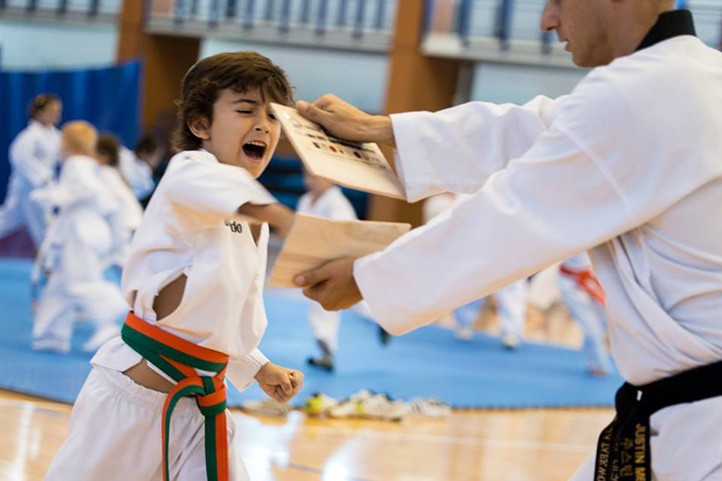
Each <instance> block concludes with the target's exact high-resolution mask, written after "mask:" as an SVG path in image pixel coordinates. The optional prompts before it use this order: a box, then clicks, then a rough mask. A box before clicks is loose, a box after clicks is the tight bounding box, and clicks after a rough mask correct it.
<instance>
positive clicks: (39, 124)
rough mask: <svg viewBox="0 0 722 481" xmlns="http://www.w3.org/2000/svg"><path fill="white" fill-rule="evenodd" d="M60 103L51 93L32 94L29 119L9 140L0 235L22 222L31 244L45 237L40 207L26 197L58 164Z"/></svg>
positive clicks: (44, 181)
mask: <svg viewBox="0 0 722 481" xmlns="http://www.w3.org/2000/svg"><path fill="white" fill-rule="evenodd" d="M62 110H63V104H62V102H61V101H60V98H58V97H56V96H55V95H52V94H41V95H38V96H37V97H35V98H34V99H33V100H32V101H31V103H30V107H29V111H28V114H29V115H28V117H29V118H30V123H29V124H28V126H27V127H26V128H25V129H23V130H22V131H21V132H20V133H19V134H18V136H17V137H15V140H13V142H12V144H10V166H11V168H12V169H11V172H10V180H9V181H8V188H7V193H6V194H5V202H4V203H3V205H2V207H0V238H1V237H5V236H7V235H10V234H12V233H13V232H15V231H17V230H18V229H20V228H21V227H23V226H25V227H27V229H28V232H29V233H30V237H31V238H32V240H33V243H34V244H35V248H38V247H40V244H41V243H42V241H43V238H44V237H45V229H46V218H45V212H44V210H43V208H42V207H41V206H39V205H37V204H35V203H34V202H31V201H30V193H31V192H32V191H33V190H35V189H37V188H39V187H42V186H43V185H45V184H47V183H48V182H50V181H51V180H53V178H54V176H55V169H56V168H57V166H58V147H59V146H60V131H59V130H58V129H57V128H56V127H55V126H56V125H57V124H58V122H59V121H60V116H61V114H62Z"/></svg>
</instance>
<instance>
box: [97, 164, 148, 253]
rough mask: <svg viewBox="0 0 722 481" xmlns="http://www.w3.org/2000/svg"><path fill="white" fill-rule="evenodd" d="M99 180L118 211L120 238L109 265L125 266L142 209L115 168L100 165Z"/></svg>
mask: <svg viewBox="0 0 722 481" xmlns="http://www.w3.org/2000/svg"><path fill="white" fill-rule="evenodd" d="M98 174H99V176H100V180H101V181H102V182H103V184H104V185H105V187H106V188H107V189H108V193H110V194H111V195H112V196H113V198H114V199H115V201H116V202H117V203H118V206H119V209H120V222H121V224H122V229H121V230H120V232H118V234H119V236H120V238H118V239H115V241H116V245H118V246H119V248H118V249H117V250H116V252H114V257H113V258H112V259H108V263H109V264H114V265H118V266H121V267H122V266H123V265H125V260H126V257H127V255H128V246H129V244H130V239H131V237H132V235H133V233H134V232H135V231H136V230H137V229H138V227H140V222H141V220H142V219H143V207H141V205H140V202H138V199H137V198H136V197H135V195H133V191H132V190H131V189H130V187H129V186H128V184H127V183H126V181H125V180H124V179H123V177H122V175H121V174H120V172H119V171H118V169H116V168H115V167H111V166H109V165H101V166H100V169H98Z"/></svg>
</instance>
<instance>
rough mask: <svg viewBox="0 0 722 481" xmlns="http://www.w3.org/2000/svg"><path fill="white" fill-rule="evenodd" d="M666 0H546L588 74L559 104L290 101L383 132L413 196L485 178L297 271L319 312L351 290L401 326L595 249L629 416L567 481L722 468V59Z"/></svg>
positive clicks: (360, 129)
mask: <svg viewBox="0 0 722 481" xmlns="http://www.w3.org/2000/svg"><path fill="white" fill-rule="evenodd" d="M673 8H674V2H673V1H672V0H549V1H548V2H547V4H546V6H545V10H544V14H543V19H542V27H543V28H544V29H546V30H557V32H558V34H559V38H560V39H561V40H562V41H565V42H567V50H569V51H571V52H572V54H573V57H574V61H575V63H576V64H578V65H580V66H588V67H599V68H595V69H594V70H592V71H591V72H590V73H589V74H588V75H587V76H586V77H585V78H584V79H583V80H582V81H581V82H580V83H579V85H578V86H577V87H576V88H575V89H574V91H573V92H572V93H571V94H570V95H568V96H564V97H561V98H559V99H556V100H550V99H546V98H536V99H534V100H532V101H531V102H529V103H528V104H526V105H524V106H513V105H502V106H497V105H490V104H485V103H471V104H467V105H462V106H459V107H456V108H452V109H448V110H445V111H442V112H439V113H436V114H430V113H408V114H399V115H393V116H392V117H391V118H388V117H381V116H379V117H371V116H365V114H363V113H361V112H360V111H358V110H357V109H354V108H353V107H350V106H348V104H345V103H343V102H341V101H339V100H337V99H335V98H333V97H324V98H322V99H320V100H319V101H317V103H316V104H315V105H313V106H309V105H308V104H305V103H301V104H299V105H298V107H299V109H300V111H301V112H302V113H304V114H305V115H306V116H308V117H310V118H312V119H314V120H316V121H318V122H321V123H322V124H323V125H324V126H325V127H326V128H327V129H328V130H329V131H331V132H332V133H333V134H335V135H337V136H339V137H346V138H349V139H355V140H375V141H380V142H385V143H390V144H392V145H393V144H395V145H396V146H397V149H398V152H397V159H396V166H397V169H398V171H399V174H400V177H401V179H402V181H403V183H404V185H405V187H406V192H407V195H408V197H409V198H410V200H412V201H415V200H417V199H420V198H423V197H426V196H429V195H431V194H434V193H437V192H440V191H443V190H450V191H455V192H473V191H475V190H476V189H481V190H479V191H478V192H477V193H475V194H474V195H472V196H471V197H470V198H468V199H466V200H464V201H462V202H460V203H459V204H458V205H457V206H456V207H455V208H454V209H453V210H452V211H450V212H447V213H445V214H444V216H445V218H443V219H442V220H441V221H439V222H434V223H433V224H432V225H430V226H426V227H422V228H420V229H418V230H416V231H413V232H411V233H410V234H408V235H406V236H404V237H403V238H401V239H399V240H398V241H397V242H395V243H394V244H392V245H391V246H390V247H389V248H387V249H386V250H385V251H383V252H381V253H377V254H374V255H371V256H367V257H364V258H361V259H358V260H354V259H340V260H337V261H334V262H331V263H329V264H327V265H326V266H324V267H322V268H320V269H318V270H316V271H312V272H309V273H305V274H303V275H301V276H299V277H298V279H297V280H296V281H297V284H298V285H302V286H306V290H305V292H306V293H307V295H309V296H310V297H312V298H314V299H316V300H318V301H320V302H321V303H322V304H323V305H324V306H325V307H327V308H344V307H347V306H348V305H349V304H352V303H353V302H356V301H357V300H358V299H360V298H361V297H363V298H365V299H366V301H367V302H368V304H369V306H370V308H371V310H372V311H373V313H374V315H375V317H376V318H377V319H378V320H379V322H380V323H381V324H382V325H383V326H384V327H385V328H386V329H387V330H389V331H391V332H394V333H402V332H406V331H409V330H411V329H414V328H416V327H419V326H421V325H424V324H425V323H427V322H428V321H430V320H432V319H434V318H437V317H439V316H440V315H441V314H443V313H444V312H447V311H448V310H450V309H452V308H454V307H456V306H459V305H461V304H463V303H465V302H469V301H470V300H472V299H474V298H477V297H480V296H484V295H487V294H489V293H491V292H493V291H495V290H496V289H498V288H499V287H501V286H502V285H505V284H507V283H509V282H512V281H514V280H516V279H519V278H521V277H524V276H527V275H529V274H531V273H533V272H536V271H539V270H540V269H541V268H543V267H545V266H547V265H550V264H552V263H555V262H559V261H561V260H563V259H565V258H567V257H569V256H571V255H573V254H575V253H577V252H579V251H582V250H586V249H591V250H590V251H589V253H590V257H591V260H592V264H593V267H594V270H595V272H596V274H597V276H598V278H599V280H600V282H601V284H602V286H603V288H604V289H605V291H606V295H607V314H608V319H609V333H610V340H611V348H612V354H613V357H614V358H615V361H616V362H617V365H618V367H619V370H620V373H621V375H622V376H623V377H624V379H625V380H626V381H627V383H628V384H625V385H624V386H623V388H622V389H620V392H619V394H618V396H617V410H618V419H620V420H621V421H627V424H626V425H612V426H610V428H612V429H611V430H605V432H604V433H603V436H602V437H601V438H600V444H599V454H600V455H599V456H598V463H596V464H597V466H596V472H595V467H594V464H595V463H594V456H592V457H591V458H590V460H589V461H588V462H587V463H585V465H584V466H583V467H582V468H581V469H580V470H579V472H578V473H577V474H576V475H575V476H574V477H573V479H574V480H575V481H589V480H592V479H595V480H596V479H601V480H603V479H612V478H613V477H618V479H620V480H628V479H652V478H654V479H656V480H657V481H668V480H669V481H671V480H685V481H698V480H713V479H716V480H718V479H722V429H720V428H719V427H720V426H722V385H721V384H720V383H719V382H712V381H713V379H717V380H718V379H719V378H720V373H719V371H720V362H719V361H720V359H722V321H720V315H721V314H720V313H721V312H722V241H721V239H722V216H721V215H720V214H719V212H720V210H719V206H720V205H722V162H721V161H720V152H722V136H720V132H722V115H720V111H722V54H721V53H720V52H718V51H716V50H714V49H712V48H709V47H707V46H706V45H704V44H703V43H702V42H701V41H700V40H698V39H697V38H696V37H695V36H694V26H693V23H692V19H691V15H690V14H689V12H686V11H672V10H673ZM680 373H682V374H680ZM650 383H654V384H651V385H650ZM650 415H651V418H650V417H649V416H650ZM650 450H651V454H652V455H651V465H650V456H649V455H648V454H649V452H650ZM630 455H631V459H630Z"/></svg>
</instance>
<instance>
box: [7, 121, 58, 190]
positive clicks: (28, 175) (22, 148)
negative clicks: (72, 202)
mask: <svg viewBox="0 0 722 481" xmlns="http://www.w3.org/2000/svg"><path fill="white" fill-rule="evenodd" d="M40 142H41V140H40V139H38V138H33V135H31V134H30V133H28V132H27V131H25V132H23V133H21V134H20V135H19V136H18V138H17V139H16V140H15V142H13V143H12V145H11V146H10V163H11V164H12V166H13V167H14V168H15V169H16V170H17V171H18V173H19V174H20V175H22V176H23V177H24V178H25V179H27V180H28V181H30V183H31V184H32V185H34V186H36V187H37V186H41V185H43V184H45V183H47V182H49V181H50V180H52V178H53V171H52V170H51V169H50V168H49V167H48V166H46V165H45V164H44V163H43V161H42V160H41V159H40V158H38V156H37V152H38V149H40V148H42V145H39V144H40Z"/></svg>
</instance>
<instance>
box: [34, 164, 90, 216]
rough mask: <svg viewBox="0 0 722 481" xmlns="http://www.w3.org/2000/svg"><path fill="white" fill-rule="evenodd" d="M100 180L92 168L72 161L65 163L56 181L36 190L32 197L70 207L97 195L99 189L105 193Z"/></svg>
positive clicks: (43, 201) (44, 202)
mask: <svg viewBox="0 0 722 481" xmlns="http://www.w3.org/2000/svg"><path fill="white" fill-rule="evenodd" d="M99 182H100V180H99V178H98V176H97V175H95V174H94V172H93V171H92V169H90V168H88V167H87V166H86V165H82V164H80V163H78V162H75V161H70V162H67V163H65V164H64V165H63V169H62V171H61V173H60V178H59V179H58V181H57V182H56V183H54V184H50V185H48V186H47V187H45V188H43V189H38V190H36V191H34V192H33V193H32V194H31V198H32V199H33V200H35V201H37V202H40V203H41V204H43V205H45V206H47V207H60V208H64V207H69V206H72V205H74V204H77V203H80V202H84V201H86V200H90V199H93V198H95V197H97V196H98V194H99V190H100V193H103V191H102V189H100V186H99Z"/></svg>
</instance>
